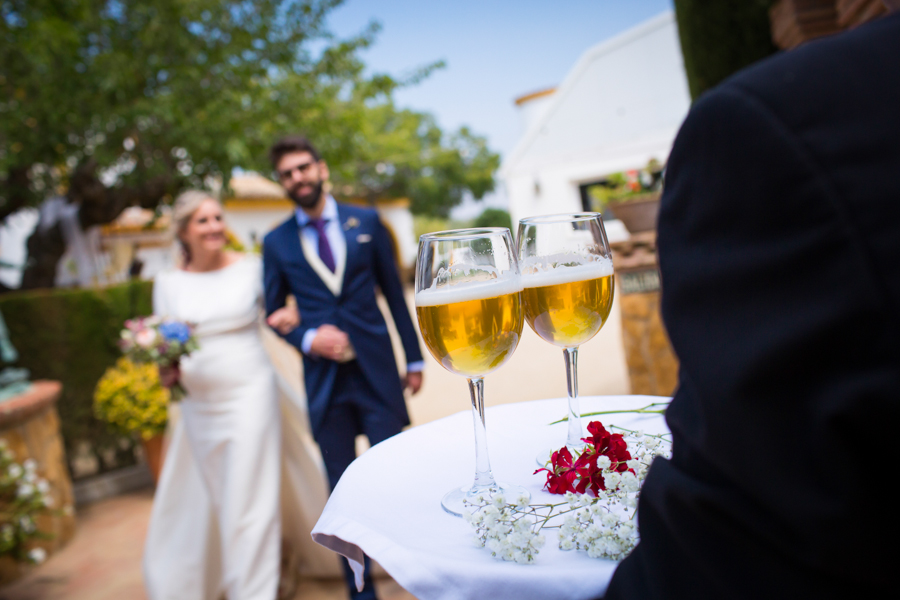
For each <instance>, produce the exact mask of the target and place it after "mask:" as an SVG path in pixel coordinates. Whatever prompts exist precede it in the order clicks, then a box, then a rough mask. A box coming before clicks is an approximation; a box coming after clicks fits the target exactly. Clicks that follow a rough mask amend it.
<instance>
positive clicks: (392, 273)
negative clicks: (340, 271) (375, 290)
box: [373, 216, 422, 364]
mask: <svg viewBox="0 0 900 600" xmlns="http://www.w3.org/2000/svg"><path fill="white" fill-rule="evenodd" d="M374 218H375V227H374V231H375V235H374V236H373V242H374V250H375V259H374V263H375V264H374V269H375V280H376V281H377V282H378V287H379V288H381V293H382V294H384V297H385V299H386V300H387V303H388V307H389V308H390V310H391V316H392V317H393V318H394V324H395V325H396V326H397V333H399V334H400V340H401V341H402V343H403V351H404V353H405V354H406V362H407V364H408V363H412V362H417V361H420V360H422V351H421V349H420V348H419V337H418V335H417V334H416V329H415V327H414V326H413V323H412V319H411V318H410V315H409V307H408V306H407V305H406V299H405V298H404V297H403V285H402V284H401V282H400V275H399V274H398V273H397V263H396V260H395V259H394V252H393V249H392V247H391V241H390V237H389V234H388V232H387V229H385V227H384V225H383V224H382V223H381V221H380V220H379V219H378V217H377V216H376V217H374Z"/></svg>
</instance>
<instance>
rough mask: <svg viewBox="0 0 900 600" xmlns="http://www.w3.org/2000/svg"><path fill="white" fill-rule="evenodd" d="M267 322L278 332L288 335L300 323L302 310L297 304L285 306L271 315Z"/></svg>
mask: <svg viewBox="0 0 900 600" xmlns="http://www.w3.org/2000/svg"><path fill="white" fill-rule="evenodd" d="M266 323H268V324H269V327H271V328H272V329H274V330H276V331H277V332H278V333H280V334H282V335H287V334H289V333H290V332H292V331H293V330H295V329H296V328H297V326H298V325H300V312H299V311H298V310H297V307H296V306H284V307H282V308H279V309H278V310H276V311H274V312H273V313H272V314H271V315H269V318H268V319H266Z"/></svg>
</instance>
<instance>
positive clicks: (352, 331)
mask: <svg viewBox="0 0 900 600" xmlns="http://www.w3.org/2000/svg"><path fill="white" fill-rule="evenodd" d="M270 158H271V160H272V166H273V167H274V168H275V172H276V174H277V176H278V179H279V181H280V183H281V185H282V187H284V190H285V192H287V195H288V196H289V197H290V198H291V200H293V201H294V203H295V204H296V205H297V210H296V212H295V214H293V215H291V218H289V219H288V220H287V221H285V222H284V223H282V224H281V225H279V226H278V227H277V228H276V229H274V230H273V231H272V232H271V233H269V234H268V235H267V236H266V237H265V240H264V242H263V260H264V277H265V287H266V312H267V313H269V314H271V313H272V312H273V311H275V310H277V309H279V308H281V307H282V306H284V303H285V298H286V297H287V295H288V294H293V295H294V297H295V298H296V299H297V307H298V309H299V311H300V319H301V322H300V326H299V327H297V328H296V329H294V330H293V331H291V332H290V333H289V334H287V335H285V336H284V338H285V339H286V340H287V341H288V342H290V343H291V344H293V345H294V346H296V347H297V348H298V349H299V350H300V351H301V352H302V354H303V372H304V379H305V383H306V396H307V402H308V404H309V421H310V425H311V426H312V433H313V437H314V438H315V440H316V443H317V444H318V445H319V448H320V449H321V450H322V458H323V459H324V462H325V470H326V471H327V474H328V482H329V484H330V486H331V489H334V487H335V485H337V482H338V480H339V479H340V477H341V475H342V474H343V472H344V470H345V469H346V468H347V466H348V465H349V464H350V463H351V462H352V461H353V459H354V458H356V445H355V440H356V436H357V435H359V434H365V435H366V436H367V437H368V438H369V442H370V443H371V444H372V445H375V444H377V443H379V442H381V441H382V440H385V439H387V438H389V437H391V436H392V435H395V434H397V433H400V431H401V429H402V428H403V427H404V426H406V425H408V424H409V415H408V414H407V412H406V403H405V401H404V397H403V390H404V389H405V388H409V389H410V390H411V392H412V393H413V394H415V393H416V392H418V391H419V388H420V387H421V385H422V373H421V371H422V366H423V362H422V354H421V352H420V350H419V342H418V337H417V335H416V331H415V329H414V327H413V323H412V320H411V319H410V315H409V309H408V307H407V305H406V301H405V300H404V297H403V288H402V286H401V283H400V277H399V275H398V273H397V266H396V263H395V261H394V254H393V251H392V247H391V243H390V238H389V237H388V232H387V230H386V229H385V228H384V226H383V225H382V224H381V221H380V220H379V218H378V215H377V213H376V212H375V211H374V210H370V209H365V208H357V207H352V206H347V205H344V204H338V203H337V202H336V201H335V200H334V198H332V197H331V195H330V194H328V193H327V191H326V190H325V182H326V181H328V166H327V165H326V164H325V161H323V160H322V159H321V157H320V155H319V153H318V152H317V151H316V149H315V148H314V147H313V145H312V144H311V143H310V142H309V141H308V140H307V139H306V138H303V137H299V136H288V137H284V138H282V139H281V140H279V141H278V142H276V143H275V144H274V145H273V146H272V148H271V150H270ZM376 287H377V288H378V289H379V290H381V293H382V294H383V295H384V297H385V299H386V300H387V303H388V306H389V307H390V310H391V315H392V316H393V319H394V323H395V324H396V326H397V331H398V332H399V334H400V338H401V340H402V342H403V350H404V352H405V353H406V363H407V366H406V370H407V373H406V376H405V377H404V378H401V377H400V375H399V372H398V369H397V363H396V361H395V360H394V351H393V347H392V345H391V339H390V337H389V336H388V329H387V325H386V324H385V321H384V318H383V316H382V314H381V312H380V311H379V309H378V305H377V303H376V300H375V289H376ZM344 571H345V575H346V578H347V583H348V586H349V587H350V593H351V597H353V598H375V590H374V587H373V586H372V581H371V579H370V578H369V573H368V571H369V569H368V560H367V561H366V576H365V588H364V590H363V591H362V592H357V591H356V587H355V585H354V584H353V573H352V571H350V568H349V566H348V565H347V563H346V561H344Z"/></svg>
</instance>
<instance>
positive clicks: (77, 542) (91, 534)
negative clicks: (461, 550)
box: [0, 295, 629, 600]
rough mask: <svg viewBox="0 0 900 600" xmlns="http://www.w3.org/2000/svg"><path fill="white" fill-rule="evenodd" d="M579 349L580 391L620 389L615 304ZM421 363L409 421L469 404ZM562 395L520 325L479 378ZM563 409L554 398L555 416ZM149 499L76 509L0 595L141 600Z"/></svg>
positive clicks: (560, 384) (383, 587)
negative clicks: (66, 536)
mask: <svg viewBox="0 0 900 600" xmlns="http://www.w3.org/2000/svg"><path fill="white" fill-rule="evenodd" d="M410 299H411V295H410ZM395 337H396V335H395ZM270 342H271V340H270ZM579 353H580V357H579V377H580V385H579V388H580V390H579V391H580V393H581V395H595V394H627V393H628V391H629V390H628V376H627V370H626V367H625V360H624V356H623V352H622V334H621V323H620V320H619V309H618V305H614V307H613V312H612V314H611V315H610V321H609V322H608V323H607V324H606V326H604V328H603V330H601V332H600V333H599V334H598V335H597V337H596V338H594V339H593V340H591V341H590V342H589V343H588V344H586V345H585V346H584V347H583V348H582V349H581V350H580V351H579ZM281 354H282V355H281V356H280V357H279V359H280V360H278V361H277V362H279V364H283V365H287V367H285V368H287V369H294V370H295V371H296V372H295V373H294V376H295V377H296V380H297V381H299V377H300V375H299V369H298V368H297V366H296V365H297V361H296V357H294V356H292V355H291V350H288V349H284V348H282V351H281ZM426 362H427V367H426V374H425V385H424V386H423V389H422V391H421V392H420V393H419V394H418V395H417V396H415V397H414V398H412V399H411V400H410V402H409V408H410V415H411V418H412V421H413V425H419V424H422V423H427V422H429V421H432V420H434V419H438V418H441V417H444V416H447V415H450V414H453V413H455V412H459V411H461V410H468V409H469V407H470V404H469V396H468V390H467V387H466V384H465V380H464V379H463V378H461V377H458V376H455V375H452V374H451V373H449V372H447V371H445V370H444V369H443V368H442V367H441V366H440V365H439V364H438V363H437V362H436V361H434V360H433V359H432V358H431V357H430V356H428V355H427V352H426ZM565 395H566V377H565V369H564V363H563V357H562V351H561V350H560V349H559V348H556V347H555V346H551V345H550V344H547V343H545V342H543V341H542V340H540V339H539V338H538V337H537V336H536V335H535V334H534V333H533V332H532V331H530V330H528V328H527V326H526V331H525V332H524V335H523V338H522V341H521V343H520V344H519V348H518V350H517V351H516V354H515V356H513V358H512V359H511V360H510V361H509V362H508V363H507V364H506V365H504V366H503V367H501V368H500V369H499V370H498V371H497V372H495V373H492V374H490V375H489V376H488V377H487V378H486V380H485V401H486V402H485V403H486V404H487V405H488V406H491V405H496V404H505V403H510V402H520V401H525V400H536V399H540V398H553V397H565ZM564 411H565V405H564V403H563V402H561V403H560V416H563V415H564ZM488 431H489V432H490V423H488ZM460 443H461V444H466V443H473V442H472V440H460ZM151 503H152V492H151V491H150V490H147V491H143V492H137V493H132V494H127V495H123V496H119V497H116V498H111V499H108V500H103V501H101V502H97V503H94V504H91V505H89V506H86V507H82V508H80V509H79V510H78V531H77V533H76V535H75V538H74V539H73V540H72V542H70V543H69V545H68V546H67V547H66V548H65V549H63V550H62V551H61V552H60V553H58V554H57V555H55V556H53V557H51V558H50V560H48V561H47V563H45V564H44V565H41V566H40V567H38V568H35V569H34V570H33V571H32V572H31V573H30V574H28V575H27V576H26V577H24V578H23V579H21V580H20V581H18V582H16V583H14V584H13V585H12V586H8V587H5V588H2V589H0V600H56V599H60V600H63V599H65V600H144V599H145V598H146V596H145V594H144V590H143V583H142V579H141V571H140V562H141V554H142V551H143V544H144V537H145V536H146V533H147V522H148V520H149V518H150V506H151ZM377 586H378V588H379V596H380V597H381V598H382V600H414V599H413V597H412V596H411V595H410V594H409V593H407V592H406V591H405V590H403V588H401V587H400V586H399V585H397V583H396V582H394V581H393V580H391V579H390V578H383V579H380V580H378V583H377ZM294 598H295V600H344V598H346V591H345V589H344V586H343V582H342V581H335V580H316V579H307V580H303V581H301V584H300V587H299V589H298V590H297V593H296V595H295V596H294Z"/></svg>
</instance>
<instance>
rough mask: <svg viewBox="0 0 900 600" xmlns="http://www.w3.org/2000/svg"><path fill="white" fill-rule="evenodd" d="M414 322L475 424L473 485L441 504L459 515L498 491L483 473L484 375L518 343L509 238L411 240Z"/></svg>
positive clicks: (486, 464)
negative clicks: (459, 381)
mask: <svg viewBox="0 0 900 600" xmlns="http://www.w3.org/2000/svg"><path fill="white" fill-rule="evenodd" d="M416 315H417V317H418V319H419V327H420V329H421V331H422V339H423V340H424V341H425V346H426V347H427V348H428V351H429V352H431V355H432V356H434V358H435V360H437V361H438V362H439V363H441V365H442V366H443V367H444V368H445V369H447V370H448V371H450V372H451V373H455V374H456V375H462V376H463V377H465V378H467V379H468V381H469V394H470V395H471V399H472V415H473V418H474V421H475V482H474V483H473V484H472V486H471V487H470V488H466V487H462V488H454V489H452V490H450V492H448V493H447V494H446V495H445V496H444V498H443V500H442V501H441V505H442V506H443V507H444V510H446V511H447V512H449V513H451V514H454V515H461V514H462V513H463V510H464V500H466V499H470V500H474V498H475V497H476V496H478V495H482V494H483V495H484V496H485V497H489V496H493V495H494V494H496V493H497V492H499V491H501V490H502V491H503V493H504V494H506V495H507V496H508V497H510V498H512V497H515V496H516V495H518V494H519V493H524V494H526V495H528V493H527V492H526V491H525V489H524V488H522V487H521V486H511V485H507V484H503V483H497V482H496V481H495V480H494V475H493V473H492V472H491V463H490V458H489V457H488V449H487V436H486V431H485V421H484V376H485V375H487V374H488V373H490V372H491V371H493V370H495V369H497V368H498V367H500V366H501V365H502V364H504V363H505V362H506V361H507V360H509V358H510V357H511V356H512V355H513V352H515V350H516V346H518V345H519V339H520V338H521V337H522V328H523V326H524V325H523V315H522V283H521V281H520V279H519V267H518V264H517V261H516V255H515V250H514V245H513V241H512V235H511V234H510V231H509V229H506V228H505V227H490V228H483V229H459V230H455V231H441V232H437V233H429V234H426V235H423V236H422V237H421V238H419V255H418V259H417V260H416Z"/></svg>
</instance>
